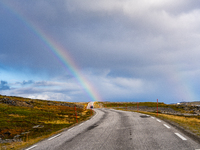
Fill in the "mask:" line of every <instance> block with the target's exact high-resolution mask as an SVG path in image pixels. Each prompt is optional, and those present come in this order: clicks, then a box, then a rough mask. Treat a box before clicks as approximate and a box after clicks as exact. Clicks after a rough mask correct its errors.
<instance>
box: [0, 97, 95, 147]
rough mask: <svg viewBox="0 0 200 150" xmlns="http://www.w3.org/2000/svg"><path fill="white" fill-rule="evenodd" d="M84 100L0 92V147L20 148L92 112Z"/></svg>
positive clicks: (58, 130) (66, 126)
mask: <svg viewBox="0 0 200 150" xmlns="http://www.w3.org/2000/svg"><path fill="white" fill-rule="evenodd" d="M86 106H87V103H69V102H58V101H46V100H38V99H28V98H22V97H11V96H2V95H0V149H2V150H3V149H21V148H23V147H26V146H28V145H31V144H34V143H35V142H38V141H40V140H42V139H44V138H48V137H50V136H52V135H53V134H56V133H59V132H61V131H63V130H64V129H66V128H68V127H70V126H73V125H75V124H77V122H81V121H84V120H86V119H88V118H89V117H91V115H93V111H92V110H87V109H86Z"/></svg>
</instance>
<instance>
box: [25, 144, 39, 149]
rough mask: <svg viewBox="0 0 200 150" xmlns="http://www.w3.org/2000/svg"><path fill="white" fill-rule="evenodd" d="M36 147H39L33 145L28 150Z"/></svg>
mask: <svg viewBox="0 0 200 150" xmlns="http://www.w3.org/2000/svg"><path fill="white" fill-rule="evenodd" d="M36 146H37V145H33V146H31V147H29V148H27V149H26V150H29V149H32V148H34V147H36Z"/></svg>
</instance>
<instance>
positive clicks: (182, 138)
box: [175, 133, 187, 141]
mask: <svg viewBox="0 0 200 150" xmlns="http://www.w3.org/2000/svg"><path fill="white" fill-rule="evenodd" d="M175 134H176V135H177V136H178V137H180V138H181V139H182V140H184V141H186V140H187V139H186V138H184V137H183V136H182V135H180V134H179V133H175Z"/></svg>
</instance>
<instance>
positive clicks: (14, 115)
mask: <svg viewBox="0 0 200 150" xmlns="http://www.w3.org/2000/svg"><path fill="white" fill-rule="evenodd" d="M9 116H11V117H19V118H23V117H25V116H20V115H18V114H9Z"/></svg>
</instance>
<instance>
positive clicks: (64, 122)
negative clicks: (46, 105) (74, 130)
mask: <svg viewBox="0 0 200 150" xmlns="http://www.w3.org/2000/svg"><path fill="white" fill-rule="evenodd" d="M41 122H43V123H45V124H70V123H71V122H69V121H66V120H55V121H41Z"/></svg>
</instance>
